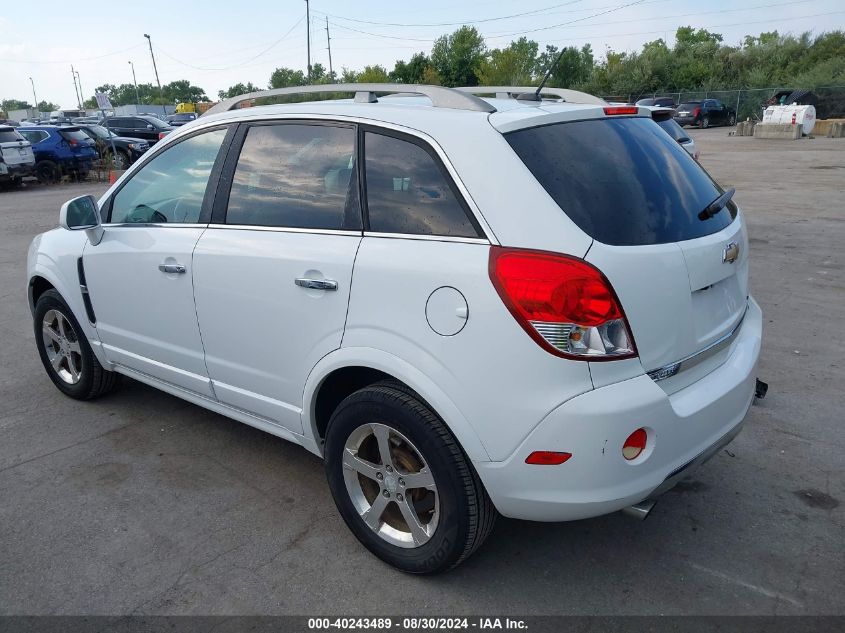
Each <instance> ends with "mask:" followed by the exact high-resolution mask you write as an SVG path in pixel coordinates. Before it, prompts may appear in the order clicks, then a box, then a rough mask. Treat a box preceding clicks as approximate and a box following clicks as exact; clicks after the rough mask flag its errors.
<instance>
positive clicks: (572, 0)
mask: <svg viewBox="0 0 845 633" xmlns="http://www.w3.org/2000/svg"><path fill="white" fill-rule="evenodd" d="M583 1H584V0H569V2H561V3H560V4H554V5H552V6H550V7H545V8H543V9H534V10H533V11H523V12H522V13H513V14H511V15H502V16H499V17H495V18H482V19H480V20H463V21H461V22H430V23H423V22H421V23H416V24H406V23H398V22H375V21H372V20H359V19H357V18H349V17H345V16H342V15H335V14H334V13H326V12H325V11H320V10H318V9H314V11H315V12H316V13H322V14H323V15H326V16H328V17H330V18H335V19H337V20H346V21H348V22H356V23H358V24H374V25H377V26H415V27H417V26H418V27H425V26H462V25H464V24H482V23H485V22H497V21H499V20H509V19H511V18H520V17H524V16H527V15H536V14H537V13H543V12H545V11H551V10H553V9H559V8H560V7H565V6H568V5H571V4H577V3H579V2H583ZM651 1H652V2H664V1H666V0H651Z"/></svg>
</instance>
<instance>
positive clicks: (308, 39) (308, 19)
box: [305, 0, 311, 85]
mask: <svg viewBox="0 0 845 633" xmlns="http://www.w3.org/2000/svg"><path fill="white" fill-rule="evenodd" d="M305 21H306V22H307V24H306V27H307V28H306V33H307V35H306V42H307V43H308V83H309V85H310V84H311V5H310V4H309V2H308V0H305Z"/></svg>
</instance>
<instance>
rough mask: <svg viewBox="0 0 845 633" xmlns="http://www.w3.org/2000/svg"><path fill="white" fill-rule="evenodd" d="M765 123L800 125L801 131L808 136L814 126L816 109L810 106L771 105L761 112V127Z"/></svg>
mask: <svg viewBox="0 0 845 633" xmlns="http://www.w3.org/2000/svg"><path fill="white" fill-rule="evenodd" d="M767 123H770V124H776V123H786V124H789V123H792V124H795V125H798V124H800V125H801V131H802V132H803V133H804V134H810V133H811V132H812V131H813V127H815V125H816V108H815V107H813V106H811V105H782V106H781V105H772V106H769V107H768V108H766V110H765V112H763V125H766V124H767Z"/></svg>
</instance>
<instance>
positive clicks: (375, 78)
mask: <svg viewBox="0 0 845 633" xmlns="http://www.w3.org/2000/svg"><path fill="white" fill-rule="evenodd" d="M389 81H390V77H389V76H388V75H387V70H386V69H385V67H384V66H379V65H378V64H376V65H375V66H364V70H362V71H361V72H360V73H358V76H357V78H356V82H357V83H361V84H364V83H367V84H369V83H375V84H378V83H387V82H389Z"/></svg>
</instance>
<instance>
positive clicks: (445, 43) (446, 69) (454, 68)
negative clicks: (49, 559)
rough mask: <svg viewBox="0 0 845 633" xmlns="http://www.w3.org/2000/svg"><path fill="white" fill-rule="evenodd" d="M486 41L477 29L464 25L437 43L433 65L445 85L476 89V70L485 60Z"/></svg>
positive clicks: (440, 38)
mask: <svg viewBox="0 0 845 633" xmlns="http://www.w3.org/2000/svg"><path fill="white" fill-rule="evenodd" d="M486 51H487V47H486V45H485V44H484V38H483V37H481V34H480V33H479V32H478V30H477V29H476V28H475V27H474V26H462V27H461V28H459V29H458V30H457V31H455V32H454V33H452V34H450V35H443V36H441V37H439V38H437V39H436V40H435V41H434V46H433V47H432V49H431V66H432V68H433V69H434V70H435V71H436V72H437V75H438V76H439V77H440V80H441V82H442V83H443V85H444V86H477V85H478V75H477V74H476V73H477V69H478V68H479V66H481V63H482V62H483V61H484V59H485V55H486Z"/></svg>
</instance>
